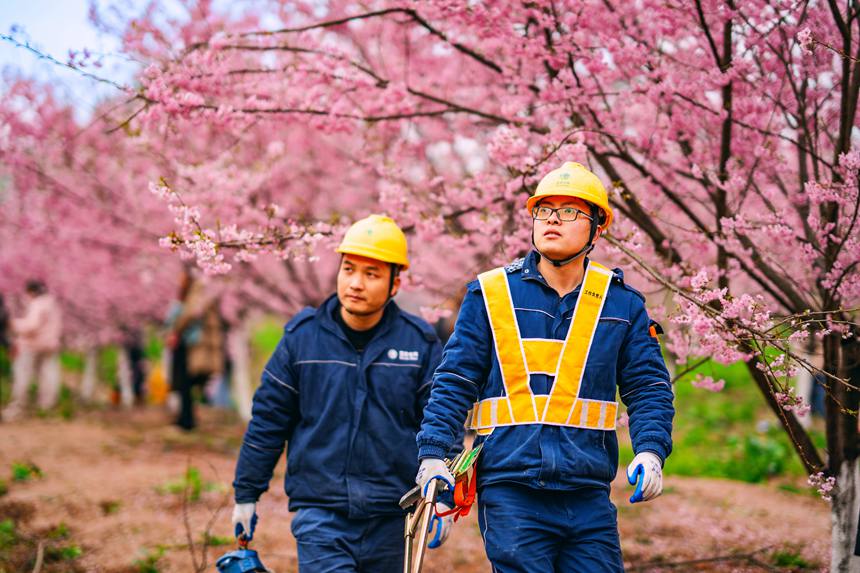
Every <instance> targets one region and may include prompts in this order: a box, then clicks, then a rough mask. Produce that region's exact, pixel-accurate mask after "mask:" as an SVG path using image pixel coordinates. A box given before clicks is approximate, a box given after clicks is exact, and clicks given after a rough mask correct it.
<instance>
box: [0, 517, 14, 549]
mask: <svg viewBox="0 0 860 573" xmlns="http://www.w3.org/2000/svg"><path fill="white" fill-rule="evenodd" d="M17 539H18V535H17V534H16V533H15V522H14V521H12V520H11V519H4V520H3V521H0V549H6V548H7V547H10V546H12V545H13V544H14V543H15V541H16V540H17Z"/></svg>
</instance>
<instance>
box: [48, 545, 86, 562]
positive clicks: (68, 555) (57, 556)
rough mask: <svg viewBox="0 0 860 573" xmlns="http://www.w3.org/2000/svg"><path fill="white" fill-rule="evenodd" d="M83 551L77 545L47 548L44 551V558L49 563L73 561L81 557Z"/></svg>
mask: <svg viewBox="0 0 860 573" xmlns="http://www.w3.org/2000/svg"><path fill="white" fill-rule="evenodd" d="M83 553H84V552H83V550H82V549H81V548H80V547H78V546H77V545H64V546H60V547H49V548H48V549H47V550H46V551H45V557H46V558H47V559H48V560H49V561H74V560H75V559H77V558H78V557H80V556H81V555H83Z"/></svg>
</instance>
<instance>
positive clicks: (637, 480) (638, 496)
mask: <svg viewBox="0 0 860 573" xmlns="http://www.w3.org/2000/svg"><path fill="white" fill-rule="evenodd" d="M627 481H628V482H630V485H635V486H636V491H634V492H633V495H631V496H630V503H637V502H640V501H642V482H644V481H645V467H644V466H643V465H642V464H639V465H638V466H636V469H635V470H634V471H633V475H632V476H629V475H628V476H627Z"/></svg>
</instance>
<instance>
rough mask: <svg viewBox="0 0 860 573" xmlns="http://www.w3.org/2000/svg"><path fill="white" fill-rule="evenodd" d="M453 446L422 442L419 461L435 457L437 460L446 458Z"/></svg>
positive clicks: (419, 449) (419, 448)
mask: <svg viewBox="0 0 860 573" xmlns="http://www.w3.org/2000/svg"><path fill="white" fill-rule="evenodd" d="M450 449H451V448H449V447H445V446H439V445H437V444H422V445H421V446H419V447H418V461H421V460H424V459H427V458H434V459H437V460H444V459H445V456H446V455H447V454H448V450H450Z"/></svg>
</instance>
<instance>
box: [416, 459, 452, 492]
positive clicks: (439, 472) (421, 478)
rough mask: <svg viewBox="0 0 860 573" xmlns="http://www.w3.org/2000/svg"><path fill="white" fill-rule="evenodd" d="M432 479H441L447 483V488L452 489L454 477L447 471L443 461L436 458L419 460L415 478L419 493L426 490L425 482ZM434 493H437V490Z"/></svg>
mask: <svg viewBox="0 0 860 573" xmlns="http://www.w3.org/2000/svg"><path fill="white" fill-rule="evenodd" d="M434 478H441V479H443V480H445V481H447V482H448V487H449V488H453V487H454V476H452V475H451V472H450V471H449V470H448V466H447V465H445V462H444V461H443V460H440V459H438V458H425V459H423V460H421V467H419V468H418V474H417V475H416V476H415V483H417V484H418V485H420V486H421V493H422V494H423V493H424V492H425V491H426V490H427V482H429V481H430V480H431V479H434ZM436 491H439V490H438V489H437V490H436Z"/></svg>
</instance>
